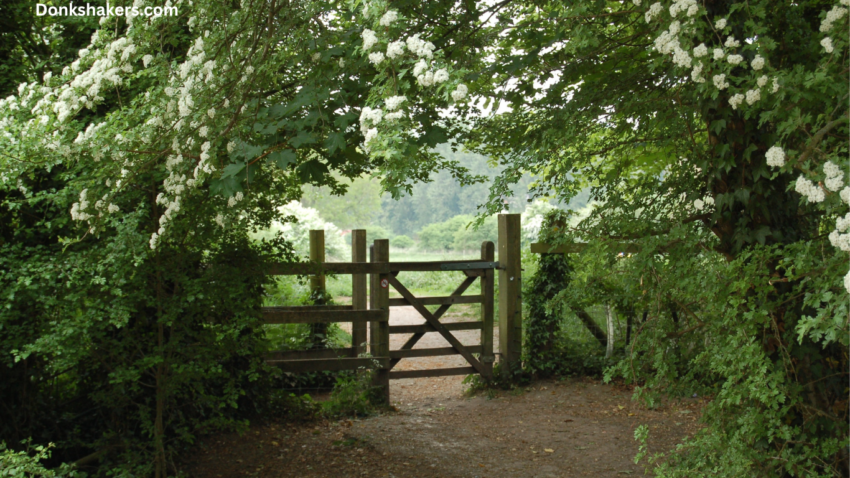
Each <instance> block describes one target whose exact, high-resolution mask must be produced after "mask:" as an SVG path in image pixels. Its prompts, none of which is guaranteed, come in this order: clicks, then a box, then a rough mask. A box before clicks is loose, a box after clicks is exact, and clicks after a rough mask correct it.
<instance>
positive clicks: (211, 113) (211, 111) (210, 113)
mask: <svg viewBox="0 0 850 478" xmlns="http://www.w3.org/2000/svg"><path fill="white" fill-rule="evenodd" d="M207 116H209V117H210V119H213V118H215V108H210V109H208V110H207Z"/></svg>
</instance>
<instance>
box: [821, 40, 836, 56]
mask: <svg viewBox="0 0 850 478" xmlns="http://www.w3.org/2000/svg"><path fill="white" fill-rule="evenodd" d="M820 44H821V46H822V47H823V49H824V50H825V51H826V52H827V53H832V51H833V50H834V49H835V48H834V47H833V46H832V38H829V37H826V38H824V39H823V40H821V41H820Z"/></svg>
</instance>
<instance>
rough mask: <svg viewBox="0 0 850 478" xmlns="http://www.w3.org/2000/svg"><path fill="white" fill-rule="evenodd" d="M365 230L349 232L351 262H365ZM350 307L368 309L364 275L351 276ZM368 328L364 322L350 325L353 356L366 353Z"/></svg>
mask: <svg viewBox="0 0 850 478" xmlns="http://www.w3.org/2000/svg"><path fill="white" fill-rule="evenodd" d="M366 261H367V259H366V230H365V229H355V230H353V231H351V262H366ZM351 307H352V309H354V310H366V309H368V308H369V303H368V299H367V297H366V274H352V275H351ZM367 329H368V326H367V325H366V323H365V322H362V323H353V324H351V346H352V347H353V348H354V355H355V356H357V355H360V354H362V353H365V352H366V347H365V346H364V344H365V343H366V331H367Z"/></svg>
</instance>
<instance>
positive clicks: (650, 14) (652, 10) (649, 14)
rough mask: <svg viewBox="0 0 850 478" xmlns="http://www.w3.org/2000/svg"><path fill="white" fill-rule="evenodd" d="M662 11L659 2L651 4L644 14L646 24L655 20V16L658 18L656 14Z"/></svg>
mask: <svg viewBox="0 0 850 478" xmlns="http://www.w3.org/2000/svg"><path fill="white" fill-rule="evenodd" d="M663 9H664V7H662V6H661V3H660V2H656V3H653V4H652V5H651V6H650V7H649V10H647V11H646V14H644V18H645V19H646V23H649V22H651V21H652V19H653V18H655V17H656V16H658V14H659V13H661V10H663Z"/></svg>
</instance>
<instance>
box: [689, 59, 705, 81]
mask: <svg viewBox="0 0 850 478" xmlns="http://www.w3.org/2000/svg"><path fill="white" fill-rule="evenodd" d="M691 79H692V80H694V83H705V78H703V77H702V63H697V64H696V65H695V66H694V69H693V70H692V71H691Z"/></svg>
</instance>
